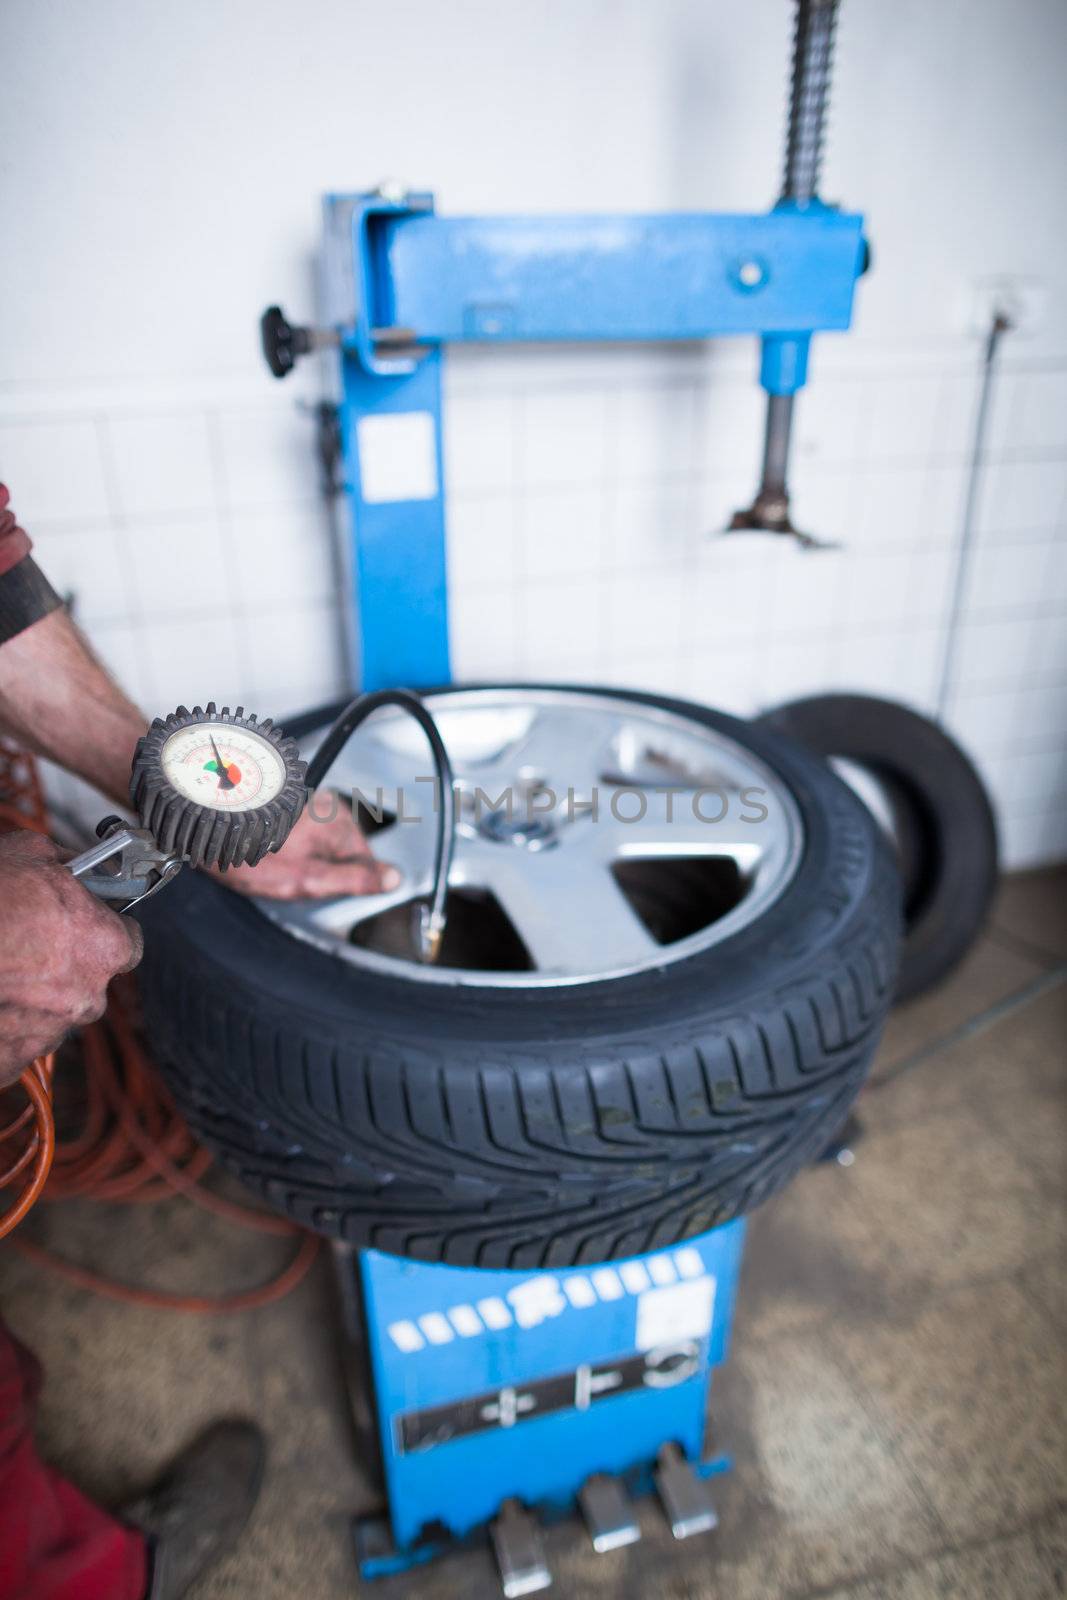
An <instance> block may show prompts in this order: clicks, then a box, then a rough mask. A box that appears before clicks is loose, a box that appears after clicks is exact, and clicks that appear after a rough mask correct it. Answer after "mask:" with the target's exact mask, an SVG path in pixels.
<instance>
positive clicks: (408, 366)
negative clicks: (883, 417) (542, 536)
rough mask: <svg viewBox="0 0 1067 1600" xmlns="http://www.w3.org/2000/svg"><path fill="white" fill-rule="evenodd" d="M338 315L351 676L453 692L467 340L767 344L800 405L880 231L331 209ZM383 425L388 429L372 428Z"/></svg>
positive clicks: (330, 204) (818, 207)
mask: <svg viewBox="0 0 1067 1600" xmlns="http://www.w3.org/2000/svg"><path fill="white" fill-rule="evenodd" d="M324 256H325V259H324V266H325V273H326V283H327V304H326V318H327V321H328V322H329V323H330V325H331V326H332V327H333V328H334V329H335V330H336V332H337V333H338V334H339V337H340V350H341V367H342V372H341V391H342V406H341V431H342V444H343V450H344V460H345V467H346V478H345V488H346V491H347V494H348V499H349V505H350V509H351V515H352V522H353V535H354V546H355V550H354V560H353V563H352V584H353V592H352V608H353V612H354V614H355V615H356V616H358V617H360V618H361V622H362V626H361V629H360V630H359V643H358V647H357V650H356V656H355V659H353V661H352V663H351V666H352V676H353V679H354V681H355V682H357V683H359V684H360V686H361V687H362V688H364V689H376V688H382V687H386V686H389V685H397V684H407V685H409V686H411V687H416V688H417V687H425V686H427V685H430V684H438V683H445V682H447V681H448V680H449V679H450V677H451V672H450V657H449V642H448V615H447V592H446V587H447V584H446V563H445V513H444V482H443V453H442V434H443V420H442V414H441V356H442V351H443V349H444V347H445V345H448V344H502V343H532V342H556V341H580V342H582V343H591V342H594V341H600V342H603V341H638V340H641V341H648V340H691V339H703V338H708V337H712V336H716V335H723V334H730V335H734V334H749V335H755V336H758V337H760V338H761V339H762V341H763V356H762V363H761V368H760V381H761V383H762V384H763V386H764V388H765V389H766V390H767V391H768V392H769V393H771V394H792V393H794V392H795V391H796V390H797V389H799V388H800V387H802V385H803V384H804V382H805V379H806V376H807V362H808V351H809V346H810V341H811V335H812V334H813V333H816V332H821V331H825V330H833V329H838V330H840V329H845V328H847V327H848V325H849V320H850V318H851V314H852V300H853V292H854V288H855V283H856V280H857V278H858V277H859V275H860V274H861V272H862V271H863V270H864V266H865V259H866V247H865V244H864V241H863V219H862V217H860V216H858V215H856V214H854V213H849V212H841V211H837V210H835V209H834V208H832V207H830V206H826V205H823V204H822V203H821V202H819V201H811V202H809V203H808V204H807V205H805V206H797V205H794V204H792V203H782V204H781V205H779V206H777V207H775V209H774V210H773V211H771V212H769V213H767V214H753V215H745V214H739V215H714V214H711V215H706V214H699V213H680V212H679V213H666V214H664V215H662V216H644V217H632V216H554V217H439V216H437V215H436V214H435V212H434V209H433V196H432V195H430V194H424V193H420V194H411V195H404V196H403V197H396V196H390V195H389V194H385V193H375V194H370V195H330V196H327V198H326V201H325V252H324ZM368 424H369V425H368Z"/></svg>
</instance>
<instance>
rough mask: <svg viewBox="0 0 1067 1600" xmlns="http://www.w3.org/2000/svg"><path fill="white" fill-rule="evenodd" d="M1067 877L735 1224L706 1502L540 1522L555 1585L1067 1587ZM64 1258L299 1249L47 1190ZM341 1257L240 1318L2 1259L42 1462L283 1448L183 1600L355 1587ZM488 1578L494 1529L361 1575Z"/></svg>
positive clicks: (246, 1254)
mask: <svg viewBox="0 0 1067 1600" xmlns="http://www.w3.org/2000/svg"><path fill="white" fill-rule="evenodd" d="M1065 1038H1067V870H1060V871H1057V872H1048V873H1042V874H1034V875H1027V876H1020V877H1016V878H1014V879H1011V880H1009V881H1008V882H1007V883H1006V884H1005V886H1004V888H1003V890H1002V892H1001V894H1000V897H999V900H998V904H997V908H996V913H995V916H994V918H993V922H992V925H991V927H990V929H989V931H988V932H987V934H986V935H985V937H984V938H983V940H982V942H981V943H980V944H979V945H978V947H977V948H976V949H975V951H974V952H973V954H972V955H971V956H970V958H969V959H968V961H967V962H966V963H965V964H964V966H963V967H962V968H961V969H960V971H959V972H958V973H957V974H956V975H955V976H954V977H953V978H952V979H951V981H950V982H948V983H947V984H946V985H945V986H944V987H943V988H942V989H941V990H940V991H939V992H938V993H936V994H935V995H932V996H931V997H929V998H928V999H925V1000H922V1001H919V1002H917V1003H915V1004H913V1005H912V1006H910V1007H907V1008H901V1009H900V1010H899V1011H898V1012H897V1013H896V1014H895V1015H894V1016H893V1018H892V1019H891V1022H890V1026H889V1030H888V1033H887V1036H886V1039H885V1042H884V1044H883V1046H882V1049H881V1052H880V1055H879V1058H878V1061H877V1063H876V1065H875V1069H874V1072H873V1074H872V1080H871V1083H870V1085H869V1086H868V1088H867V1089H866V1090H865V1092H864V1096H863V1099H862V1101H861V1103H860V1109H861V1113H862V1118H863V1121H864V1123H865V1126H866V1130H867V1137H866V1139H865V1141H864V1142H863V1144H862V1145H861V1146H860V1147H859V1149H858V1151H857V1159H856V1162H855V1165H854V1166H852V1167H851V1168H848V1169H842V1168H838V1167H819V1168H813V1169H810V1170H808V1171H806V1172H804V1173H803V1174H802V1175H801V1176H800V1178H799V1179H798V1180H797V1181H796V1182H795V1183H794V1184H793V1185H792V1186H791V1188H790V1189H789V1190H788V1191H787V1192H786V1193H785V1194H783V1195H781V1196H779V1197H778V1198H777V1199H776V1200H775V1201H773V1202H772V1203H771V1204H769V1205H768V1206H767V1207H765V1209H764V1210H763V1211H762V1212H761V1213H759V1214H758V1215H757V1216H756V1217H755V1218H754V1219H753V1221H752V1225H751V1229H750V1238H749V1244H748V1248H747V1253H746V1263H745V1270H744V1275H743V1279H742V1285H741V1291H740V1298H739V1305H738V1314H737V1321H736V1325H735V1333H734V1348H733V1353H732V1357H731V1360H730V1362H729V1364H728V1366H727V1367H726V1368H725V1369H724V1370H723V1372H722V1374H721V1375H720V1377H719V1378H718V1380H717V1381H716V1383H715V1386H714V1392H713V1396H712V1406H711V1417H710V1423H711V1428H712V1430H713V1435H714V1438H715V1440H716V1442H717V1443H721V1444H725V1445H727V1446H728V1447H730V1448H731V1449H732V1450H733V1451H734V1453H735V1456H736V1461H737V1465H736V1470H735V1471H734V1472H733V1473H732V1474H731V1476H730V1477H729V1478H728V1479H726V1480H723V1481H722V1482H721V1486H720V1487H719V1488H718V1491H717V1495H718V1509H719V1515H720V1527H719V1529H718V1531H717V1532H716V1533H715V1534H713V1535H711V1536H709V1537H706V1538H703V1539H695V1540H693V1541H691V1542H689V1543H687V1544H682V1545H675V1544H673V1543H672V1541H671V1539H670V1537H669V1535H668V1533H667V1531H666V1528H665V1525H664V1522H663V1518H662V1515H661V1514H660V1512H659V1511H658V1509H657V1507H656V1506H655V1505H654V1504H651V1503H650V1504H648V1505H644V1506H642V1508H641V1524H642V1528H643V1533H644V1538H643V1540H642V1542H641V1543H640V1544H639V1545H636V1546H633V1547H631V1548H630V1549H628V1550H623V1551H617V1552H615V1553H614V1554H611V1555H606V1556H594V1555H593V1554H592V1552H591V1550H590V1547H589V1544H588V1541H587V1539H586V1537H585V1535H584V1533H583V1531H582V1529H581V1527H580V1526H579V1525H578V1524H577V1523H576V1522H568V1523H564V1524H561V1525H558V1526H556V1527H554V1528H552V1529H551V1530H550V1531H549V1533H548V1536H547V1545H548V1550H549V1555H550V1560H551V1562H552V1565H553V1568H554V1572H555V1586H554V1591H553V1592H554V1593H555V1594H557V1595H558V1596H559V1597H560V1600H565V1597H567V1600H575V1597H579V1596H581V1597H585V1596H588V1595H593V1594H602V1595H604V1596H614V1595H618V1596H623V1597H627V1600H636V1597H638V1596H641V1597H646V1596H654V1597H662V1600H713V1597H719V1596H722V1597H730V1600H747V1597H759V1600H771V1597H775V1596H790V1597H801V1596H811V1597H815V1596H821V1597H838V1600H840V1597H843V1596H846V1595H847V1596H852V1597H855V1600H875V1597H879V1600H881V1597H885V1600H925V1597H934V1596H962V1597H966V1600H983V1597H986V1596H990V1597H996V1600H1014V1597H1016V1596H1020V1597H1021V1596H1026V1597H1028V1600H1031V1597H1035V1600H1036V1597H1043V1596H1054V1595H1063V1594H1064V1593H1065V1592H1067V1515H1065V1501H1067V1444H1065V1441H1067V1428H1065V1414H1064V1413H1065V1397H1067V1357H1065V1331H1067V1330H1065V1322H1067V1297H1065V1294H1064V1284H1065V1277H1067V1272H1065V1254H1064V1240H1065V1217H1067V1185H1065V1170H1067V1157H1065V1151H1067V1070H1065V1055H1067V1051H1065ZM31 1226H32V1229H33V1231H34V1232H35V1234H36V1235H37V1236H38V1237H40V1238H43V1239H45V1240H47V1242H49V1243H51V1244H53V1245H54V1246H55V1247H56V1248H61V1249H62V1250H64V1251H65V1252H66V1253H68V1254H69V1255H71V1256H73V1257H76V1258H77V1259H79V1260H82V1261H86V1262H88V1263H90V1264H92V1265H94V1266H97V1267H99V1268H101V1269H104V1270H109V1271H111V1272H114V1273H120V1272H121V1273H123V1274H125V1275H126V1276H128V1277H130V1278H134V1279H139V1280H140V1281H147V1282H153V1283H157V1284H160V1285H166V1286H168V1287H172V1288H178V1289H193V1288H196V1289H199V1290H202V1291H203V1290H207V1289H209V1288H219V1289H225V1288H232V1287H235V1286H239V1285H244V1284H250V1283H253V1282H256V1281H259V1280H260V1279H262V1278H263V1277H264V1276H266V1275H267V1274H268V1273H269V1272H270V1270H271V1269H272V1268H273V1266H274V1265H275V1263H276V1262H277V1261H278V1260H279V1258H280V1256H281V1255H283V1254H284V1250H285V1247H284V1245H283V1244H281V1243H280V1242H279V1241H276V1240H271V1239H265V1238H261V1237H259V1236H255V1235H249V1234H246V1233H244V1232H241V1231H239V1230H237V1229H234V1228H232V1227H229V1226H227V1225H225V1224H223V1223H220V1222H216V1221H215V1220H214V1219H212V1218H210V1217H206V1216H205V1215H204V1214H203V1213H202V1212H200V1211H197V1210H196V1209H194V1208H193V1207H192V1206H191V1205H189V1204H188V1203H187V1202H185V1201H174V1202H172V1203H168V1204H166V1205H164V1206H162V1207H159V1208H156V1209H152V1210H142V1211H127V1210H123V1209H120V1208H117V1207H111V1206H100V1205H64V1206H62V1207H56V1208H38V1212H37V1214H36V1216H35V1218H34V1219H33V1222H32V1224H31ZM326 1269H327V1263H326V1262H325V1261H320V1263H319V1266H318V1267H317V1268H316V1270H315V1271H314V1273H313V1274H312V1276H311V1277H310V1278H309V1279H308V1280H307V1281H306V1282H305V1284H304V1285H303V1286H302V1287H301V1289H300V1290H299V1291H298V1292H297V1293H295V1294H293V1295H292V1296H290V1298H289V1299H287V1300H286V1301H284V1302H282V1303H281V1304H279V1305H277V1306H274V1307H271V1308H267V1309H264V1310H261V1311H257V1312H252V1313H244V1314H242V1315H237V1316H228V1317H221V1318H220V1317H215V1318H211V1317H202V1316H201V1317H194V1316H181V1315H174V1314H168V1313H161V1312H153V1311H147V1310H143V1311H142V1310H136V1309H129V1308H127V1307H123V1306H120V1305H115V1304H112V1303H109V1302H107V1301H105V1300H101V1299H97V1298H95V1297H93V1296H91V1295H88V1294H85V1293H83V1292H81V1291H79V1290H75V1289H72V1288H69V1287H67V1286H66V1285H64V1284H63V1283H61V1282H59V1281H57V1280H54V1279H52V1278H49V1277H48V1276H46V1275H44V1274H43V1273H42V1272H41V1271H40V1270H39V1269H37V1268H36V1267H33V1266H31V1265H30V1264H28V1263H26V1262H24V1261H22V1260H20V1259H19V1258H17V1257H15V1256H14V1255H13V1254H12V1253H11V1252H10V1251H7V1252H4V1253H2V1254H0V1293H2V1301H3V1308H4V1314H5V1316H6V1317H7V1318H8V1319H9V1321H10V1322H11V1324H12V1325H13V1327H14V1328H15V1330H16V1332H18V1333H19V1334H20V1335H21V1336H22V1337H23V1338H24V1339H25V1340H26V1341H27V1342H28V1343H29V1344H31V1345H32V1346H33V1347H34V1348H35V1349H36V1350H37V1352H38V1353H39V1355H40V1356H41V1357H42V1359H43V1361H44V1362H45V1365H46V1368H47V1374H48V1377H47V1383H46V1387H45V1393H44V1399H43V1404H42V1408H41V1416H40V1429H39V1435H40V1444H41V1449H42V1451H43V1452H44V1453H45V1454H46V1456H47V1457H48V1458H49V1459H50V1460H52V1461H53V1462H55V1463H56V1464H57V1465H58V1466H60V1467H61V1468H62V1469H63V1470H65V1471H66V1472H67V1473H69V1475H70V1476H71V1477H73V1478H74V1479H75V1480H76V1481H77V1482H78V1483H80V1484H81V1485H82V1486H83V1487H85V1488H86V1489H87V1490H89V1491H90V1492H92V1493H93V1494H94V1495H96V1497H97V1498H98V1499H100V1500H101V1501H103V1502H105V1503H118V1502H120V1501H121V1500H122V1499H123V1498H125V1497H126V1496H127V1495H128V1494H129V1493H130V1492H131V1491H132V1490H133V1489H134V1488H135V1487H137V1486H139V1485H140V1484H141V1483H142V1482H143V1481H144V1480H145V1479H146V1478H148V1477H150V1476H151V1475H153V1474H154V1472H155V1471H156V1470H157V1469H158V1468H159V1467H160V1465H161V1464H162V1463H163V1462H164V1461H165V1460H166V1458H167V1457H168V1456H169V1455H170V1454H171V1453H172V1452H173V1451H174V1450H176V1449H177V1448H178V1447H179V1446H180V1445H181V1444H182V1443H183V1441H184V1440H186V1439H187V1438H188V1437H189V1436H190V1435H191V1434H192V1433H193V1432H194V1431H195V1430H196V1429H197V1427H198V1426H199V1425H200V1424H202V1423H203V1422H205V1421H207V1420H208V1419H209V1418H211V1417H213V1416H215V1415H216V1414H218V1413H223V1412H230V1413H233V1412H237V1411H244V1412H246V1413H251V1414H253V1415H255V1416H257V1417H259V1418H260V1420H261V1421H262V1423H263V1425H264V1426H265V1428H266V1429H267V1431H268V1433H269V1435H270V1442H271V1461H270V1468H269V1473H268V1477H267V1481H266V1485H265V1489H264V1493H263V1497H262V1501H261V1503H260V1506H259V1508H258V1510H257V1512H256V1515H255V1518H254V1521H253V1523H252V1525H251V1527H250V1529H249V1531H248V1533H247V1534H246V1536H245V1538H244V1539H243V1540H242V1542H241V1545H240V1547H239V1548H238V1549H237V1550H236V1551H235V1553H234V1554H233V1555H232V1556H231V1557H230V1558H229V1559H228V1560H227V1561H226V1562H225V1564H224V1565H223V1566H221V1567H219V1568H218V1569H217V1570H216V1572H215V1573H214V1574H213V1575H212V1576H211V1577H210V1578H208V1579H207V1580H206V1581H205V1582H203V1583H202V1584H201V1585H200V1586H199V1587H198V1589H197V1591H196V1596H195V1600H224V1597H232V1596H241V1597H244V1596H249V1597H252V1596H254V1597H255V1600H283V1597H284V1600H291V1597H292V1596H294V1595H313V1596H315V1597H316V1600H335V1597H336V1600H340V1597H342V1596H349V1595H353V1594H355V1593H362V1592H364V1590H363V1589H362V1588H361V1586H360V1584H359V1581H358V1579H357V1576H356V1572H355V1567H354V1564H353V1559H352V1555H351V1551H350V1545H349V1538H348V1524H349V1518H350V1516H351V1514H352V1512H353V1511H355V1510H357V1509H359V1510H364V1509H371V1508H373V1506H374V1504H375V1497H374V1492H373V1490H372V1489H371V1488H370V1486H369V1484H368V1482H367V1481H366V1480H365V1478H364V1477H363V1475H362V1474H361V1472H360V1468H359V1462H358V1461H357V1459H356V1452H355V1450H354V1447H353V1442H352V1438H351V1434H350V1431H349V1426H348V1423H347V1416H346V1410H345V1403H344V1400H343V1398H342V1388H341V1378H340V1372H339V1366H338V1358H337V1350H336V1344H335V1337H334V1321H333V1310H332V1292H331V1284H330V1282H329V1276H328V1272H327V1270H326ZM366 1592H367V1593H369V1594H376V1595H378V1596H379V1597H380V1600H398V1597H399V1596H401V1595H402V1596H404V1597H411V1600H420V1597H422V1596H425V1597H427V1600H429V1597H433V1600H460V1597H463V1600H470V1597H472V1596H473V1597H477V1600H481V1597H482V1596H485V1597H487V1600H488V1597H490V1596H492V1595H493V1594H494V1593H496V1592H497V1590H496V1585H495V1577H494V1569H493V1566H492V1562H491V1559H490V1556H489V1555H488V1553H487V1552H486V1551H482V1550H474V1551H471V1552H468V1553H465V1554H462V1555H457V1556H453V1557H451V1558H449V1559H448V1560H446V1561H443V1562H441V1563H439V1564H438V1565H437V1566H435V1567H432V1568H425V1569H422V1570H421V1571H419V1572H416V1573H415V1574H412V1575H410V1576H408V1577H405V1578H403V1579H393V1580H389V1581H388V1582H384V1583H379V1584H375V1585H373V1586H372V1585H368V1586H366Z"/></svg>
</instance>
